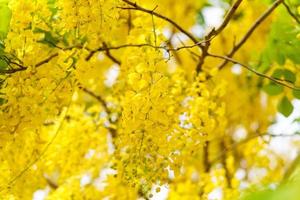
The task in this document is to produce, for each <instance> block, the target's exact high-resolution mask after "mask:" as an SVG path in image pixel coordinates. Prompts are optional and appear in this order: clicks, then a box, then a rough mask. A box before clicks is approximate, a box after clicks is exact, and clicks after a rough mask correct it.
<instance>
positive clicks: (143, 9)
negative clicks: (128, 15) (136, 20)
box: [118, 0, 198, 44]
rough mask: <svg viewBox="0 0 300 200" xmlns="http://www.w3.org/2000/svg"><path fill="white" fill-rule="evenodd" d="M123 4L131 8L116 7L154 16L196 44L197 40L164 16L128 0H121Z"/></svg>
mask: <svg viewBox="0 0 300 200" xmlns="http://www.w3.org/2000/svg"><path fill="white" fill-rule="evenodd" d="M122 1H123V2H125V3H126V4H128V5H130V6H132V7H128V8H123V7H118V8H120V9H124V10H137V11H142V12H145V13H148V14H151V15H154V16H156V17H158V18H160V19H162V20H165V21H167V22H169V23H170V24H172V25H173V26H174V27H176V28H177V29H178V30H179V31H181V32H182V33H183V34H185V35H186V36H187V37H188V38H190V39H191V40H192V41H193V42H194V43H195V44H196V43H198V40H197V39H196V38H195V37H194V36H193V35H192V34H191V33H189V32H188V31H186V30H184V28H182V27H181V26H180V25H179V24H177V23H176V22H175V21H173V20H172V19H170V18H168V17H166V16H163V15H161V14H159V13H157V12H155V11H154V9H153V10H149V9H146V8H143V7H141V6H139V5H137V4H136V3H133V2H131V1H129V0H122Z"/></svg>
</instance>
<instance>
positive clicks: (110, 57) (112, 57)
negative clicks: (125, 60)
mask: <svg viewBox="0 0 300 200" xmlns="http://www.w3.org/2000/svg"><path fill="white" fill-rule="evenodd" d="M103 47H105V48H106V50H105V54H106V56H107V57H108V58H109V59H111V60H112V61H113V62H114V63H117V64H118V65H121V61H119V60H118V59H116V58H115V57H114V56H113V55H111V53H110V51H109V49H108V48H107V45H106V43H105V42H103Z"/></svg>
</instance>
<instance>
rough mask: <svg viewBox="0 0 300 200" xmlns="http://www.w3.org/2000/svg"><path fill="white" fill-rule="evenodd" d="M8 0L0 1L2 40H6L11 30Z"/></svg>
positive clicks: (0, 37)
mask: <svg viewBox="0 0 300 200" xmlns="http://www.w3.org/2000/svg"><path fill="white" fill-rule="evenodd" d="M7 3H8V1H7V0H1V1H0V40H4V39H5V38H6V36H7V33H8V31H9V25H10V19H11V10H10V9H9V7H8V5H7Z"/></svg>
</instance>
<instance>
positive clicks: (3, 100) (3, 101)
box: [0, 97, 6, 105]
mask: <svg viewBox="0 0 300 200" xmlns="http://www.w3.org/2000/svg"><path fill="white" fill-rule="evenodd" d="M4 103H6V100H5V99H3V98H1V97H0V105H3V104H4Z"/></svg>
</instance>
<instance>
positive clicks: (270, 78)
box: [208, 54, 300, 90]
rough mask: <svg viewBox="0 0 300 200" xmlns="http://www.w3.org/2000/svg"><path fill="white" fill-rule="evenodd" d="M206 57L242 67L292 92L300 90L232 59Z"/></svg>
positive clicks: (226, 57) (218, 56)
mask: <svg viewBox="0 0 300 200" xmlns="http://www.w3.org/2000/svg"><path fill="white" fill-rule="evenodd" d="M208 56H211V57H214V58H220V59H223V60H225V61H227V62H231V63H233V64H238V65H241V66H242V67H244V68H245V69H247V70H248V71H250V72H252V73H254V74H256V75H257V76H260V77H262V78H265V79H269V80H270V81H272V82H275V83H277V84H279V85H282V86H284V87H287V88H290V89H293V90H300V88H298V87H296V86H294V85H289V84H287V83H285V82H283V81H280V80H278V79H276V78H273V77H271V76H267V75H265V74H263V73H260V72H258V71H256V70H254V69H252V68H251V67H249V66H247V65H245V64H243V63H241V62H239V61H237V60H234V59H232V58H230V57H228V56H220V55H214V54H208Z"/></svg>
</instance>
